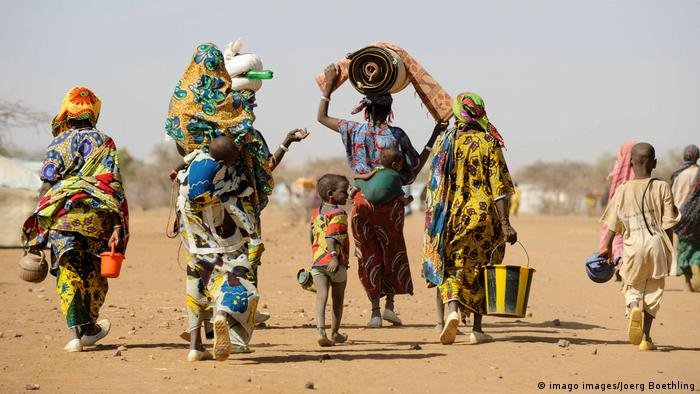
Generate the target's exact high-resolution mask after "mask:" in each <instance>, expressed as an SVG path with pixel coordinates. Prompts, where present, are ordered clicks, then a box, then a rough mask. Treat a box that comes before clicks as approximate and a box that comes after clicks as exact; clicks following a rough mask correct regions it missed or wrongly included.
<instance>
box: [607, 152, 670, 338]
mask: <svg viewBox="0 0 700 394" xmlns="http://www.w3.org/2000/svg"><path fill="white" fill-rule="evenodd" d="M631 162H632V168H633V169H634V174H635V175H634V178H633V179H631V180H629V181H627V182H625V183H623V184H622V185H621V186H620V187H619V188H618V189H617V191H616V192H615V196H614V197H613V199H612V201H610V203H609V204H608V207H607V208H606V210H605V213H604V214H603V217H602V219H601V221H602V222H603V223H604V224H606V225H608V228H609V230H608V236H607V242H606V244H605V245H606V246H605V247H604V248H603V250H601V251H600V252H601V253H600V254H601V256H606V257H610V255H611V254H610V251H611V250H612V243H613V239H614V237H615V234H616V233H619V234H622V237H623V245H624V246H623V250H622V256H623V257H622V266H621V267H620V276H621V277H622V282H623V285H622V292H623V293H624V295H625V305H626V306H627V313H628V318H629V326H628V329H627V334H628V337H629V341H630V343H632V344H633V345H639V349H640V350H655V349H656V346H655V345H654V342H653V341H652V340H651V335H650V332H651V324H652V322H653V320H654V318H655V317H656V314H657V312H658V310H659V306H660V304H661V298H662V296H663V292H664V285H665V280H664V278H665V277H666V276H668V274H669V269H670V267H671V262H672V261H671V260H672V254H671V250H672V246H671V241H670V239H671V234H672V229H673V227H674V226H675V225H676V223H677V222H678V220H679V214H678V210H677V209H676V207H675V205H674V204H673V196H672V194H671V189H670V187H669V186H668V184H667V183H666V182H664V181H660V180H658V179H654V178H651V172H652V170H653V169H654V168H656V154H655V152H654V147H653V146H651V145H649V144H647V143H638V144H635V145H634V147H632V154H631Z"/></svg>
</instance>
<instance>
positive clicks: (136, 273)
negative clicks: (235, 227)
mask: <svg viewBox="0 0 700 394" xmlns="http://www.w3.org/2000/svg"><path fill="white" fill-rule="evenodd" d="M166 216H167V212H166V211H165V210H160V211H149V212H134V213H133V214H132V240H131V244H130V249H129V253H128V256H127V260H126V262H125V264H126V265H125V267H123V269H122V275H121V277H120V278H118V279H113V280H110V291H109V294H108V297H107V301H106V303H105V306H104V308H103V310H102V316H101V317H104V318H109V319H110V320H111V321H112V332H111V333H110V335H109V336H108V337H107V338H105V339H104V340H103V341H102V342H101V344H100V345H99V346H97V347H93V348H88V350H87V351H85V352H82V353H73V354H68V353H66V352H65V351H64V350H63V346H64V344H65V343H66V341H67V339H66V338H67V333H66V329H65V323H64V320H63V318H62V316H61V314H60V311H59V310H58V309H57V307H58V298H57V296H56V294H55V291H54V287H53V285H54V283H55V280H54V278H53V277H49V278H47V280H46V281H44V282H43V283H40V284H30V283H25V282H22V281H21V280H19V279H18V277H17V275H16V264H17V259H18V257H19V254H20V251H18V250H0V264H2V267H3V269H2V271H0V292H1V293H2V299H3V310H2V318H1V319H0V332H1V334H0V392H19V391H24V390H25V388H26V385H27V384H37V385H39V387H40V390H41V391H42V392H88V391H91V392H129V391H130V392H181V391H194V390H199V389H206V390H207V391H208V392H212V391H224V390H227V391H236V392H302V391H306V389H305V388H304V386H305V383H306V382H313V384H314V386H315V389H316V390H317V391H319V392H360V391H371V392H402V393H404V392H406V393H407V392H438V391H440V392H467V391H469V392H537V391H540V390H539V389H538V383H539V382H543V383H544V385H545V391H549V390H550V389H551V388H552V387H554V386H550V384H555V383H556V384H570V385H574V384H577V385H578V386H579V387H578V390H575V391H582V385H583V383H584V382H585V383H594V384H595V383H609V384H614V383H617V382H622V383H635V384H643V385H645V388H646V390H645V391H651V390H650V389H649V387H648V385H649V382H654V383H658V384H664V383H668V382H679V381H680V382H682V383H685V384H694V386H695V390H700V373H699V372H698V371H700V337H699V336H698V335H697V330H698V327H700V312H699V311H700V308H699V306H700V294H691V293H687V292H684V291H682V287H683V286H682V280H681V279H679V278H676V277H674V278H671V279H670V280H668V281H667V292H666V293H665V296H664V297H665V298H664V301H663V306H662V309H661V311H660V314H659V316H658V319H657V320H656V322H655V327H654V330H653V332H652V334H653V337H654V339H655V341H656V343H657V344H658V345H659V350H658V351H656V352H646V353H642V352H640V351H639V350H638V349H637V347H636V346H632V345H630V344H629V343H628V342H627V341H626V320H625V319H624V310H623V299H622V295H621V294H620V293H619V291H618V285H617V284H616V283H613V282H609V283H606V284H594V283H593V282H591V281H589V280H588V278H587V277H586V275H585V273H584V271H583V266H582V264H583V260H584V259H585V257H586V256H588V255H589V254H590V253H591V252H592V251H594V250H595V249H596V245H597V239H598V230H597V229H598V226H597V224H596V221H595V219H593V218H585V217H576V216H562V217H544V216H521V217H518V218H515V219H514V221H513V222H514V226H515V227H516V229H517V230H518V232H519V234H520V239H521V240H522V241H523V243H524V244H525V245H526V247H527V248H528V251H529V253H530V257H531V259H532V261H531V266H532V267H534V268H536V269H537V272H536V273H535V276H534V280H533V284H532V286H533V288H532V292H531V297H530V305H529V312H531V315H530V316H528V317H527V318H524V319H520V320H516V319H506V318H492V317H486V318H485V320H484V321H485V330H486V331H487V332H490V333H491V334H492V335H493V336H494V337H495V339H496V341H495V342H493V343H488V344H482V345H477V346H470V345H467V344H466V343H465V339H466V336H464V335H460V336H458V337H457V342H456V343H455V344H454V345H451V346H443V345H441V344H440V343H439V341H438V333H437V332H436V331H435V330H434V325H435V301H434V299H435V291H434V290H433V289H427V288H426V287H425V286H424V281H423V280H422V279H421V278H420V268H419V256H420V247H421V236H422V234H421V229H422V220H423V218H422V217H421V214H420V213H419V214H414V215H412V216H410V217H409V218H408V219H407V223H406V238H407V243H408V245H409V255H410V257H411V261H412V273H413V280H414V284H415V288H416V291H415V295H413V296H412V297H410V296H400V297H397V312H399V313H400V317H401V318H402V319H403V321H404V323H405V324H404V326H402V327H386V326H385V328H381V329H365V328H364V324H365V323H366V322H367V320H368V310H369V309H370V308H369V302H368V300H367V299H366V297H365V295H364V292H363V290H362V287H361V285H360V283H359V280H358V279H357V275H356V272H357V271H356V269H355V267H353V268H352V269H351V271H350V272H349V283H348V289H347V293H346V303H347V306H346V308H345V316H344V319H343V330H342V331H344V332H346V333H347V334H348V335H349V341H348V342H347V343H345V344H343V345H338V346H335V347H333V348H320V347H318V345H316V343H315V338H316V336H315V329H314V328H313V326H312V325H313V320H312V317H313V316H312V309H313V304H314V296H313V294H312V293H309V292H307V291H304V290H302V289H301V288H300V287H299V286H298V285H297V284H296V281H295V273H296V271H297V269H298V268H300V267H302V266H305V265H307V264H308V261H309V257H310V247H309V245H308V233H307V231H308V230H307V227H306V226H304V225H302V224H301V223H299V222H298V221H292V220H290V218H289V217H288V213H287V212H285V211H284V210H282V209H281V208H277V207H269V208H268V209H267V211H266V212H265V214H264V218H263V223H264V232H265V241H266V246H267V252H266V253H265V255H264V257H263V266H262V267H261V269H260V275H261V284H260V291H261V294H262V299H261V302H260V305H261V306H262V308H261V310H263V311H267V312H269V313H271V314H272V319H271V320H269V322H268V326H267V328H264V329H260V330H257V331H256V332H255V334H254V336H253V340H252V348H253V349H254V351H255V352H254V353H252V354H247V355H232V356H231V357H230V358H229V359H228V361H225V362H215V361H208V362H199V363H189V362H187V361H186V355H187V344H186V343H185V342H184V341H182V340H181V339H180V338H179V334H180V332H181V331H182V329H183V328H184V327H185V310H184V280H185V273H184V271H183V268H182V267H181V266H182V265H184V259H182V258H181V259H180V263H179V264H180V266H179V265H178V259H177V250H178V243H179V242H178V241H177V240H170V239H167V238H166V237H165V235H164V229H165V222H166ZM506 262H507V263H513V264H518V265H522V264H523V263H524V257H523V254H522V252H521V250H519V249H518V248H516V247H509V248H508V254H507V257H506ZM353 264H354V263H353ZM328 316H330V315H328ZM329 319H330V317H329ZM555 319H559V321H560V322H561V324H560V325H555V324H554V323H553V321H554V320H555ZM132 329H133V333H130V331H132ZM461 330H463V331H466V330H468V328H466V327H462V328H461ZM560 339H566V340H568V341H569V342H570V346H568V347H560V346H558V345H557V342H558V341H559V340H560ZM412 344H418V345H419V346H420V348H421V349H420V350H411V349H410V347H411V345H412ZM120 345H124V346H126V348H127V350H124V351H122V352H121V356H115V355H114V354H115V351H116V350H117V347H118V346H120ZM324 355H328V356H330V358H329V359H324V360H322V356H324ZM610 390H611V389H610V388H608V389H606V390H605V391H610ZM555 391H556V390H555ZM594 391H600V390H594ZM654 391H663V390H660V389H659V390H654ZM682 391H687V390H682Z"/></svg>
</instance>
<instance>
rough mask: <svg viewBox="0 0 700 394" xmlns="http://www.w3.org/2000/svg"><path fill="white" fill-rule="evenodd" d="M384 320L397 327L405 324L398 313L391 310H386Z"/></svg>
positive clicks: (383, 314)
mask: <svg viewBox="0 0 700 394" xmlns="http://www.w3.org/2000/svg"><path fill="white" fill-rule="evenodd" d="M382 319H384V320H386V321H388V322H389V323H391V324H393V325H395V326H400V325H401V324H403V323H402V322H401V319H399V317H398V316H397V315H396V313H395V312H394V311H392V310H391V309H384V313H382Z"/></svg>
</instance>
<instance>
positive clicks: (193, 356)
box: [187, 349, 214, 361]
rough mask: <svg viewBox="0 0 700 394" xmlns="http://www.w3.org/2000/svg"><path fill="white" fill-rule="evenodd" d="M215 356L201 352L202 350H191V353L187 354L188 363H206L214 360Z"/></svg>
mask: <svg viewBox="0 0 700 394" xmlns="http://www.w3.org/2000/svg"><path fill="white" fill-rule="evenodd" d="M213 359H214V356H212V354H211V353H209V352H208V351H206V350H204V351H200V350H194V349H193V350H190V352H189V353H187V361H204V360H213Z"/></svg>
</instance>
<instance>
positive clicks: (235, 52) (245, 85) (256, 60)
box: [224, 38, 263, 92]
mask: <svg viewBox="0 0 700 394" xmlns="http://www.w3.org/2000/svg"><path fill="white" fill-rule="evenodd" d="M242 46H243V42H242V41H241V39H240V38H239V39H237V40H236V41H234V42H231V43H229V44H228V45H227V46H226V50H225V51H224V62H225V63H226V71H227V72H228V75H229V76H230V77H231V89H233V90H239V91H241V90H250V91H253V92H257V91H258V90H260V88H261V87H262V81H261V80H255V79H248V78H246V77H245V73H246V72H248V71H251V70H262V69H263V64H262V60H261V59H260V57H259V56H258V55H256V54H254V53H240V52H241V47H242Z"/></svg>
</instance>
